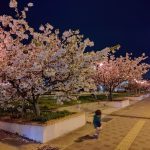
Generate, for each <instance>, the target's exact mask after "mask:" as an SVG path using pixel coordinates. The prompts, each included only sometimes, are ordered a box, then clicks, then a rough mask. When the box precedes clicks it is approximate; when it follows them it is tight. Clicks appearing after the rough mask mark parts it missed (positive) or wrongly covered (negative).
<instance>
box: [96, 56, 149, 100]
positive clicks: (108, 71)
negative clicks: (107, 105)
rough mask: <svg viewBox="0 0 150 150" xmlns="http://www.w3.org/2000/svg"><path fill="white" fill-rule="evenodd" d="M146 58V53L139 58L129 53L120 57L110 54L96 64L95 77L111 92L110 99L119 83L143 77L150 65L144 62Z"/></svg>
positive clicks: (98, 83) (97, 82)
mask: <svg viewBox="0 0 150 150" xmlns="http://www.w3.org/2000/svg"><path fill="white" fill-rule="evenodd" d="M146 58H147V57H145V55H144V54H143V55H142V56H140V57H138V58H132V57H131V55H129V54H126V56H125V57H122V56H121V57H119V58H115V56H114V55H110V56H108V57H107V59H106V60H105V61H103V62H97V63H96V64H95V70H96V73H95V74H94V76H93V79H94V80H95V83H96V84H97V85H100V84H101V85H104V86H105V87H106V90H107V91H108V92H109V96H108V99H109V100H112V92H113V91H114V89H115V88H116V87H117V86H119V84H121V83H122V82H124V81H128V82H129V83H130V82H131V81H133V80H135V79H136V80H140V79H142V76H143V75H144V74H145V73H146V72H147V71H148V70H149V65H148V64H146V63H144V62H143V61H144V60H145V59H146Z"/></svg>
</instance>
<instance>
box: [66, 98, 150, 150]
mask: <svg viewBox="0 0 150 150" xmlns="http://www.w3.org/2000/svg"><path fill="white" fill-rule="evenodd" d="M109 117H112V118H113V119H112V120H111V121H109V122H108V123H107V124H106V125H105V126H104V127H103V130H102V132H101V136H100V138H99V139H98V140H85V141H82V142H76V143H74V144H72V145H70V146H69V147H67V148H66V149H65V150H77V149H78V150H116V149H117V147H119V146H118V145H119V144H120V145H121V144H122V143H123V144H124V145H127V144H128V146H126V147H119V148H118V149H117V150H128V149H129V150H150V98H148V99H145V100H143V101H140V102H138V103H136V104H135V105H132V106H129V107H127V108H124V109H122V110H119V111H117V112H114V113H112V115H110V116H109ZM138 122H143V124H142V125H141V126H138V125H137V124H138ZM123 144H122V145H123ZM127 147H128V148H127Z"/></svg>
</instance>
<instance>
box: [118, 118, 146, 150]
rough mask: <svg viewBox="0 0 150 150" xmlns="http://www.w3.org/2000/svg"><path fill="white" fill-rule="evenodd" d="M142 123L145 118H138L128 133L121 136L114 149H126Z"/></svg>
mask: <svg viewBox="0 0 150 150" xmlns="http://www.w3.org/2000/svg"><path fill="white" fill-rule="evenodd" d="M144 124H145V120H139V121H138V122H137V123H136V124H135V125H134V126H133V128H132V129H131V130H130V131H129V132H128V134H127V135H126V136H125V137H124V138H123V140H122V141H121V142H120V143H119V145H118V146H117V147H116V148H115V150H128V149H129V148H130V146H131V144H132V143H133V142H134V140H135V138H136V136H137V135H138V133H139V132H140V130H141V129H142V127H143V126H144Z"/></svg>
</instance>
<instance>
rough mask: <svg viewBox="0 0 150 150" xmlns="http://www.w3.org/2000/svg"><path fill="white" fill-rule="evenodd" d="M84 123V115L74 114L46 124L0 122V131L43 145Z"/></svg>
mask: <svg viewBox="0 0 150 150" xmlns="http://www.w3.org/2000/svg"><path fill="white" fill-rule="evenodd" d="M85 123H86V120H85V113H79V114H74V115H71V116H67V117H65V118H62V119H58V120H53V121H49V122H47V123H46V124H41V125H40V124H19V123H9V122H4V121H0V129H2V130H5V131H9V132H12V133H18V134H19V135H21V136H24V137H27V138H29V139H32V140H35V141H37V142H40V143H45V142H47V141H50V140H52V139H55V138H57V137H59V136H62V135H64V134H66V133H69V132H71V131H73V130H75V129H78V128H80V127H82V126H84V125H85Z"/></svg>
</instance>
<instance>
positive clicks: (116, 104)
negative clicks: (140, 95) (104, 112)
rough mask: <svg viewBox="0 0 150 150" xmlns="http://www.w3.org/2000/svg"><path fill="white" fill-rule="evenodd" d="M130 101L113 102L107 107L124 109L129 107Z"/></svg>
mask: <svg viewBox="0 0 150 150" xmlns="http://www.w3.org/2000/svg"><path fill="white" fill-rule="evenodd" d="M129 104H130V103H129V100H122V101H111V102H108V103H107V105H108V106H111V107H115V108H124V107H126V106H129Z"/></svg>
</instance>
